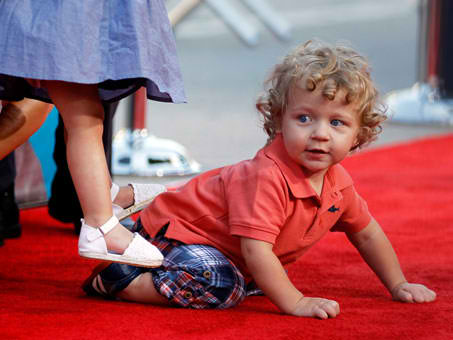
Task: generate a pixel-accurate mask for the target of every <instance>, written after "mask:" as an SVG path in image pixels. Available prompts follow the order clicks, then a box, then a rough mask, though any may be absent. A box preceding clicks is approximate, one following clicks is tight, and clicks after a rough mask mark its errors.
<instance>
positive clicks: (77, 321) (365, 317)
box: [0, 135, 453, 340]
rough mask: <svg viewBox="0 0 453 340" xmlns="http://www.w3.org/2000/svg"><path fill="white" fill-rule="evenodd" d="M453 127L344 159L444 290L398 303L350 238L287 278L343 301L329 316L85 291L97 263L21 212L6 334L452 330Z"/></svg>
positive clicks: (306, 335) (63, 231) (4, 288)
mask: <svg viewBox="0 0 453 340" xmlns="http://www.w3.org/2000/svg"><path fill="white" fill-rule="evenodd" d="M452 149H453V135H449V136H444V137H440V138H433V139H427V140H422V141H417V142H413V143H409V144H403V145H399V146H394V147H386V148H381V149H376V150H373V151H368V152H364V153H362V154H358V155H356V156H353V157H350V158H349V159H347V160H346V161H345V162H344V164H345V166H346V167H347V168H348V169H349V170H350V172H351V174H352V176H353V178H354V179H355V182H356V185H357V188H358V190H359V192H361V193H362V195H363V196H364V197H365V198H366V199H367V200H368V202H369V206H370V209H371V211H372V212H373V213H374V216H375V217H376V218H377V220H378V221H380V223H381V225H382V226H383V228H384V229H385V230H386V232H387V235H388V236H389V238H390V240H391V241H392V243H393V244H394V247H395V249H396V251H397V253H398V255H399V258H400V261H401V263H402V267H403V269H404V271H405V273H406V276H407V278H408V280H410V281H412V282H420V283H424V284H426V285H427V286H429V287H430V288H432V289H434V290H435V291H436V292H437V294H438V299H437V301H436V302H434V303H431V304H425V305H416V304H403V303H397V302H393V301H391V299H390V297H389V295H388V293H387V292H386V291H385V290H384V288H383V287H382V285H381V284H380V283H379V282H378V281H377V279H376V278H375V276H374V275H373V274H372V273H371V272H370V270H369V269H368V268H367V267H366V265H365V264H364V263H363V262H362V261H361V259H360V258H359V256H358V254H357V253H356V252H355V250H354V249H353V248H352V247H351V246H350V245H349V244H348V242H347V241H346V238H345V237H344V235H342V234H340V233H332V234H330V235H329V236H328V237H327V238H325V239H324V240H322V241H321V242H320V243H319V244H318V245H317V246H316V247H315V248H314V249H313V250H311V251H310V252H309V253H308V254H307V255H306V256H305V257H304V258H303V259H301V261H300V262H298V263H297V264H295V265H294V266H292V267H291V268H290V270H289V275H290V277H291V278H292V280H293V282H294V283H295V284H296V286H297V287H298V288H300V289H301V290H302V291H303V292H304V293H305V294H306V295H308V296H322V297H326V298H332V299H335V300H337V301H338V302H339V303H340V306H341V314H340V315H339V316H338V317H337V318H335V319H330V320H326V321H321V320H316V319H305V318H296V317H291V316H284V315H281V314H279V312H278V311H277V309H276V308H275V307H274V306H273V305H272V304H271V303H270V302H269V301H268V300H267V299H266V298H265V297H252V298H248V299H247V300H246V301H245V302H244V303H243V304H242V305H240V306H239V307H237V308H235V309H231V310H224V311H215V310H214V311H194V310H183V309H176V308H163V307H153V306H143V305H138V304H132V303H118V302H109V301H103V300H98V299H93V298H88V297H86V296H85V295H84V293H83V291H82V290H81V289H80V288H79V286H80V284H81V282H82V281H83V280H84V278H85V277H86V276H87V275H88V274H89V272H90V269H91V268H92V267H94V265H95V264H96V262H94V261H93V262H92V261H89V260H83V259H81V258H79V257H78V256H77V254H76V244H77V239H76V237H75V236H74V235H73V234H72V229H71V227H70V226H69V225H64V224H61V223H57V222H55V221H54V220H52V219H51V218H50V217H49V216H48V215H47V211H46V209H45V208H37V209H30V210H24V211H22V214H21V219H22V224H23V229H24V230H23V236H22V237H21V238H20V239H17V240H7V242H6V244H5V246H4V247H1V248H0V263H1V265H0V339H47V338H52V339H93V340H94V339H228V340H231V339H248V340H253V339H411V340H414V339H452V338H453V326H452V323H451V322H452V319H453V298H452V295H453V293H452V290H453V266H452V257H453V247H452V243H453V209H452V207H453V194H452V192H453V150H452Z"/></svg>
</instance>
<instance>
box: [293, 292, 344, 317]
mask: <svg viewBox="0 0 453 340" xmlns="http://www.w3.org/2000/svg"><path fill="white" fill-rule="evenodd" d="M290 314H291V315H295V316H308V317H317V318H320V319H328V318H334V317H336V316H337V315H338V314H340V305H339V304H338V302H336V301H334V300H328V299H322V298H311V297H306V296H304V297H303V298H301V299H300V300H299V301H298V302H297V305H296V308H295V309H294V310H293V311H292V312H291V313H290Z"/></svg>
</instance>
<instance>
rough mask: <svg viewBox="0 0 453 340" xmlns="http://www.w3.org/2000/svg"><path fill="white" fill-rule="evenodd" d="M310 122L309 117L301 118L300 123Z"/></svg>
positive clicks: (303, 116) (302, 116)
mask: <svg viewBox="0 0 453 340" xmlns="http://www.w3.org/2000/svg"><path fill="white" fill-rule="evenodd" d="M309 120H310V118H309V117H308V116H307V115H301V116H299V122H301V123H307V122H308V121H309Z"/></svg>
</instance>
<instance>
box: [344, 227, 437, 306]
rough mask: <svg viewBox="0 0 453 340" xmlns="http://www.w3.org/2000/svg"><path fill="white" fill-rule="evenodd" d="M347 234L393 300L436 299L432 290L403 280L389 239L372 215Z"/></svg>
mask: <svg viewBox="0 0 453 340" xmlns="http://www.w3.org/2000/svg"><path fill="white" fill-rule="evenodd" d="M347 236H348V238H349V240H350V241H351V243H352V244H353V245H354V246H355V247H356V248H357V250H358V251H359V252H360V255H361V256H362V258H363V259H364V260H365V262H366V263H367V264H368V265H369V266H370V268H371V269H372V270H373V271H374V272H375V273H376V275H377V276H378V277H379V279H380V280H381V281H382V283H383V284H384V286H385V287H386V288H387V289H388V291H389V292H390V294H391V295H392V297H393V299H394V300H398V301H403V302H430V301H434V300H435V299H436V293H435V292H433V291H432V290H430V289H428V288H426V287H425V286H423V285H421V284H412V283H408V282H407V281H406V278H405V277H404V274H403V272H402V270H401V267H400V264H399V262H398V258H397V256H396V254H395V251H394V250H393V247H392V245H391V243H390V241H389V240H388V239H387V237H386V236H385V234H384V231H383V230H382V229H381V227H380V226H379V224H378V223H377V222H376V221H375V220H374V219H372V220H371V222H370V224H368V226H367V227H366V228H365V229H363V230H362V231H360V232H358V233H348V234H347Z"/></svg>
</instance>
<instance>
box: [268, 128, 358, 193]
mask: <svg viewBox="0 0 453 340" xmlns="http://www.w3.org/2000/svg"><path fill="white" fill-rule="evenodd" d="M264 154H265V155H266V156H267V157H269V158H270V159H272V160H273V161H274V162H275V163H276V164H277V166H278V167H279V169H280V171H281V172H282V173H283V176H284V178H285V180H286V183H287V184H288V187H289V189H290V191H291V193H292V194H293V195H294V197H296V198H307V197H314V198H316V199H317V200H319V197H318V195H317V194H316V192H315V191H314V189H313V188H312V186H311V185H310V183H309V182H308V180H307V179H306V177H305V174H304V172H303V171H302V168H301V167H300V165H299V164H298V163H297V162H295V161H294V160H293V159H292V158H291V157H290V156H289V154H288V152H287V151H286V148H285V145H284V142H283V137H282V135H281V134H277V135H276V137H275V138H274V140H273V141H272V142H271V144H269V145H267V146H266V147H265V148H264ZM350 185H352V179H351V177H350V176H349V175H348V174H347V173H346V171H345V170H344V169H343V167H342V166H341V165H338V164H336V165H334V166H333V167H330V168H329V170H328V171H327V173H326V176H325V180H324V186H323V193H322V196H323V195H324V193H325V192H330V193H334V192H338V191H340V190H341V189H344V188H346V187H348V186H350Z"/></svg>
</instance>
